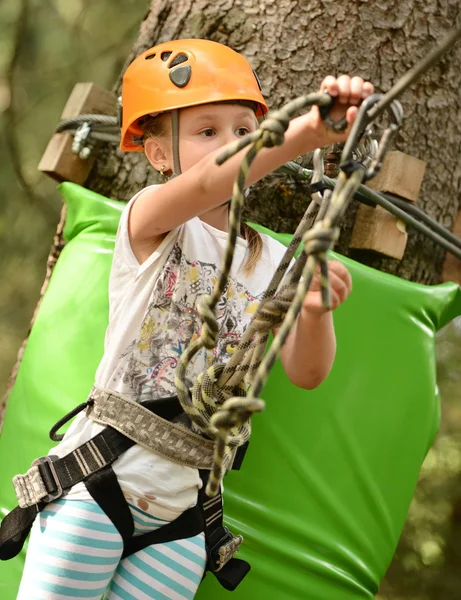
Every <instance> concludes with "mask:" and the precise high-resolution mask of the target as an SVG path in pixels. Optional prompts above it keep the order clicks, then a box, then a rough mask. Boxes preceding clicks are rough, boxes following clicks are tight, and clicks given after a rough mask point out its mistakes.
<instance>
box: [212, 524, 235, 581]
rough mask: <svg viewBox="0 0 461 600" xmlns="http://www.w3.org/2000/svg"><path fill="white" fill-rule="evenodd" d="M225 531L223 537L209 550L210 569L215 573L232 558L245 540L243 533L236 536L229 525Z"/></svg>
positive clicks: (224, 528)
mask: <svg viewBox="0 0 461 600" xmlns="http://www.w3.org/2000/svg"><path fill="white" fill-rule="evenodd" d="M223 531H224V535H223V536H222V538H221V539H220V540H219V541H218V542H217V543H216V544H215V545H214V546H213V547H212V548H211V549H210V550H209V551H208V569H209V570H210V571H212V572H214V573H216V572H218V571H220V570H221V569H222V568H223V567H224V565H226V564H227V563H228V562H229V561H230V560H231V558H232V557H233V556H234V554H235V553H236V552H237V550H238V548H239V546H240V544H241V543H242V542H243V537H242V536H241V535H237V536H234V535H233V534H232V533H231V532H230V531H229V529H228V528H227V527H223Z"/></svg>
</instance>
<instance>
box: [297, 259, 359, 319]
mask: <svg viewBox="0 0 461 600" xmlns="http://www.w3.org/2000/svg"><path fill="white" fill-rule="evenodd" d="M328 271H329V276H330V289H331V310H334V309H335V308H338V306H339V305H340V304H342V303H343V302H344V301H345V300H346V298H347V297H348V296H349V294H350V293H351V290H352V280H351V276H350V274H349V271H348V270H347V269H346V267H345V266H344V265H343V264H342V263H340V262H339V261H337V260H329V261H328ZM303 310H306V311H307V312H309V313H315V314H319V315H322V314H324V313H325V312H326V309H325V308H324V307H323V305H322V296H321V292H320V272H319V271H318V272H317V274H316V275H315V277H314V279H313V280H312V284H311V287H310V289H309V292H308V293H307V295H306V297H305V299H304V303H303Z"/></svg>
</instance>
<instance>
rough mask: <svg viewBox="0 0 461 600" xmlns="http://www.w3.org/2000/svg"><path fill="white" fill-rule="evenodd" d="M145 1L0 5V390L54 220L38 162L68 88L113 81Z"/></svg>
mask: <svg viewBox="0 0 461 600" xmlns="http://www.w3.org/2000/svg"><path fill="white" fill-rule="evenodd" d="M147 7H148V2H147V0H105V1H100V2H90V1H89V0H45V1H44V2H43V1H41V0H40V1H39V0H21V1H20V2H2V3H0V116H1V118H2V143H1V144H0V180H1V182H2V201H1V202H0V273H1V274H2V287H1V291H0V336H1V339H2V344H1V347H0V390H2V391H1V392H0V395H1V394H2V393H3V390H4V389H5V386H6V382H7V380H8V376H9V374H10V372H11V369H12V367H13V364H14V362H15V359H16V353H17V351H18V349H19V347H20V345H21V343H22V340H23V339H24V338H25V336H26V334H27V329H28V326H29V322H30V319H31V317H32V314H33V311H34V308H35V306H36V304H37V300H38V298H39V293H40V288H41V285H42V283H43V280H44V278H45V269H46V258H47V256H48V252H49V249H50V246H51V243H52V241H53V235H54V232H55V230H56V225H57V223H58V220H59V212H60V204H61V201H60V197H59V194H58V193H57V191H56V183H55V182H54V181H52V180H51V179H48V178H47V177H45V176H44V175H43V174H41V173H40V172H39V171H37V165H38V163H39V161H40V158H41V156H42V154H43V151H44V149H45V147H46V145H47V143H48V140H49V138H50V136H51V134H52V132H53V129H54V127H55V125H56V123H57V122H58V120H59V117H60V115H61V112H62V109H63V107H64V104H65V103H66V100H67V98H68V97H69V94H70V92H71V90H72V88H73V86H74V84H75V83H77V82H79V81H94V82H95V83H98V84H99V85H101V86H103V87H106V88H108V89H110V88H111V87H112V86H113V84H114V83H115V81H116V78H117V77H118V75H119V73H120V70H121V68H122V67H123V64H124V62H125V60H126V56H127V55H128V53H129V51H130V49H131V47H132V45H133V43H134V41H135V39H136V35H137V32H138V29H139V24H140V22H141V19H142V17H143V15H144V14H145V13H146V10H147Z"/></svg>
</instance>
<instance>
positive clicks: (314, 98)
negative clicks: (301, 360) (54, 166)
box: [175, 93, 337, 495]
mask: <svg viewBox="0 0 461 600" xmlns="http://www.w3.org/2000/svg"><path fill="white" fill-rule="evenodd" d="M331 103H332V99H331V97H330V96H328V95H327V94H322V93H317V94H310V95H308V96H303V97H301V98H298V99H296V100H294V101H293V102H291V103H289V104H288V105H287V106H286V107H285V108H283V109H282V110H280V111H277V112H275V113H273V114H271V115H270V116H269V117H268V119H267V120H266V121H264V122H263V123H262V124H261V126H260V128H259V129H258V130H256V131H255V132H253V133H252V134H250V135H249V136H247V138H245V139H244V140H239V141H238V142H237V143H236V144H235V145H234V146H233V147H232V148H230V150H229V151H228V152H226V153H225V154H224V155H223V156H220V157H218V163H219V164H221V163H222V162H224V161H225V160H227V159H228V158H229V157H230V156H232V155H233V154H235V153H237V152H239V151H240V150H241V149H242V148H243V147H244V146H246V145H247V144H252V146H251V147H250V149H249V151H248V152H247V154H246V156H245V158H244V159H243V161H242V165H241V167H240V170H239V173H238V175H237V178H236V180H235V182H234V187H233V196H232V202H231V208H230V213H229V233H228V241H227V247H226V250H225V253H224V259H223V266H222V271H221V274H220V277H219V280H218V282H217V284H216V286H215V288H214V290H213V292H212V294H211V295H207V296H202V297H201V298H200V300H199V302H198V312H199V315H200V318H201V320H202V323H203V325H202V329H201V332H200V335H199V337H198V338H197V339H196V340H195V341H194V342H193V343H192V344H191V345H190V346H189V347H188V348H186V350H185V351H184V352H183V354H182V355H181V357H180V361H179V364H178V367H177V370H176V378H175V383H176V388H177V391H178V397H179V400H180V402H181V405H182V406H183V408H184V410H185V412H186V413H187V414H188V415H189V417H190V418H191V419H192V421H193V423H194V424H195V426H196V427H198V428H199V429H200V430H201V431H202V433H203V434H205V435H206V436H208V437H211V438H212V439H214V440H215V441H216V446H215V464H214V468H213V469H212V471H211V473H210V478H209V482H208V487H207V494H209V495H214V494H215V493H216V492H217V490H218V488H219V484H220V481H221V479H222V476H223V472H224V470H225V468H226V466H228V465H229V464H230V461H231V458H232V449H233V448H235V447H236V446H239V445H241V444H243V443H245V442H246V441H247V440H248V438H249V436H250V433H251V426H250V417H251V415H252V414H253V413H254V412H259V411H261V410H262V409H263V407H264V403H263V401H262V400H260V399H259V398H258V397H257V396H258V395H259V391H260V389H261V388H262V386H263V385H264V382H265V380H266V378H267V375H268V372H269V370H270V368H271V366H272V364H273V362H274V361H275V359H276V357H277V355H278V353H279V351H280V349H281V347H282V345H283V343H284V342H285V340H286V338H287V336H288V334H289V332H290V329H291V327H292V326H293V324H294V322H295V320H296V317H297V315H298V313H299V310H300V308H301V305H302V302H303V299H304V296H305V294H306V292H307V290H308V289H309V286H310V283H311V281H312V278H313V276H314V274H315V270H316V266H317V263H319V264H320V271H321V290H322V299H323V302H324V304H325V306H326V307H327V308H329V306H330V292H329V285H328V265H327V251H328V250H329V249H330V248H331V247H332V245H333V243H334V241H335V240H336V238H337V230H336V228H335V226H334V224H332V225H331V226H327V227H319V226H316V227H315V228H313V229H311V230H310V231H308V228H309V226H310V225H312V215H313V213H314V211H315V210H316V206H315V205H314V206H312V205H313V204H314V203H312V205H311V206H309V208H308V210H307V211H306V214H305V216H304V217H303V219H302V221H301V223H300V225H299V226H298V229H297V231H296V232H295V235H294V237H293V239H292V242H291V244H290V245H289V247H288V248H287V251H286V252H285V255H284V257H283V259H282V261H281V263H280V265H279V267H278V268H277V270H276V272H275V274H274V276H273V278H272V280H271V282H270V284H269V286H268V288H267V290H266V292H265V293H264V295H263V298H262V300H261V303H260V305H259V308H258V310H257V312H256V315H255V317H254V318H253V320H252V322H251V324H250V325H249V326H248V328H247V330H246V332H245V334H244V335H243V337H242V339H241V340H240V343H239V345H238V347H237V350H236V351H235V353H234V354H233V356H232V357H231V359H230V360H229V362H228V363H227V365H214V366H213V367H210V368H209V369H208V370H207V371H206V372H205V373H202V374H201V375H200V376H199V377H198V378H197V381H196V383H195V384H194V387H193V389H192V392H190V391H189V389H188V387H187V383H186V369H187V365H188V364H189V362H190V361H191V360H192V358H193V357H194V356H195V355H196V354H197V352H199V351H200V350H201V349H202V348H204V347H205V348H213V347H214V346H215V344H216V341H217V335H218V324H217V320H216V306H217V303H218V301H219V300H220V298H221V295H222V294H223V292H224V289H225V286H226V284H227V280H228V277H229V273H230V270H231V267H232V261H233V254H234V249H235V243H236V239H237V236H238V233H239V232H240V223H241V213H242V208H243V202H244V193H243V192H244V187H245V181H246V179H247V176H248V173H249V171H250V168H251V165H252V162H253V160H254V159H255V157H256V156H257V154H258V152H259V151H260V150H261V149H262V148H264V147H267V148H271V147H273V146H276V145H281V144H283V142H284V136H285V132H286V130H287V129H288V125H289V122H290V119H291V118H292V117H293V115H294V114H295V113H296V112H297V111H299V110H300V109H302V108H306V107H308V106H312V105H313V104H316V105H318V106H320V107H330V106H331ZM300 242H302V243H303V244H304V250H303V252H302V254H301V257H300V258H299V259H298V261H297V263H295V265H297V266H295V267H293V268H292V269H291V271H290V273H289V275H288V281H287V282H286V284H284V285H282V286H281V283H282V280H283V278H284V275H285V273H286V271H287V268H288V267H289V265H290V262H291V260H292V258H293V256H294V253H295V251H296V249H297V248H298V246H299V244H300ZM313 257H315V258H313ZM301 276H302V277H303V281H302V285H298V287H297V288H296V285H297V284H298V281H299V279H300V277H301ZM279 288H280V290H279ZM277 290H279V292H278V294H277V295H276V292H277ZM278 325H281V329H280V331H279V333H278V335H277V336H276V337H275V339H274V342H273V344H272V346H271V350H270V354H269V355H268V356H269V361H267V356H266V359H263V354H264V350H265V348H266V344H267V340H268V338H269V333H270V330H271V329H273V328H274V327H277V326H278ZM245 379H246V380H247V382H248V381H250V382H252V385H251V388H250V394H249V395H248V396H247V397H245V389H246V386H245V384H244V380H245Z"/></svg>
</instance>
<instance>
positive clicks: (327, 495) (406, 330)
mask: <svg viewBox="0 0 461 600" xmlns="http://www.w3.org/2000/svg"><path fill="white" fill-rule="evenodd" d="M60 190H61V193H62V195H63V197H64V201H65V203H66V205H67V209H68V214H67V222H66V226H65V230H64V236H65V239H66V242H67V244H66V246H65V248H64V250H63V251H62V254H61V256H60V258H59V261H58V263H57V265H56V267H55V270H54V273H53V276H52V279H51V282H50V286H49V288H48V290H47V292H46V295H45V297H44V299H43V302H42V305H41V307H40V310H39V312H38V315H37V318H36V322H35V325H34V327H33V330H32V333H31V336H30V339H29V342H28V344H27V348H26V351H25V353H24V357H23V360H22V363H21V366H20V369H19V373H18V377H17V380H16V383H15V385H14V388H13V390H12V392H11V395H10V398H9V403H8V409H7V414H6V419H5V423H4V429H3V434H2V437H1V439H0V474H1V482H2V483H1V486H0V500H1V507H2V512H3V514H6V513H7V512H8V511H9V510H11V509H12V508H13V507H14V506H15V505H16V500H15V496H14V492H13V487H12V485H11V479H12V477H13V476H14V475H15V474H16V473H24V472H25V471H26V470H27V468H28V467H29V465H30V463H31V462H32V460H33V459H35V458H36V457H38V456H40V455H43V454H46V453H47V452H48V450H49V448H50V447H51V446H52V443H51V442H50V440H49V439H48V430H49V429H50V427H51V425H53V424H54V423H55V422H56V421H57V420H58V418H60V417H61V416H62V415H63V414H64V413H66V412H67V411H69V410H70V409H72V408H73V407H74V406H76V405H77V404H79V403H80V402H82V401H84V400H85V399H86V397H87V394H88V392H89V390H90V388H91V386H92V383H93V378H94V373H95V370H96V367H97V365H98V363H99V360H100V359H101V356H102V353H103V342H104V333H105V329H106V326H107V315H108V301H107V284H108V277H109V270H110V266H111V261H112V252H113V247H114V240H115V235H116V230H117V225H118V221H119V217H120V213H121V211H122V209H123V206H124V205H123V204H122V203H118V202H114V201H112V200H108V199H107V198H104V197H102V196H100V195H98V194H95V193H93V192H90V191H88V190H86V189H84V188H82V187H79V186H77V185H75V184H72V183H63V184H61V185H60ZM259 229H261V230H264V231H266V232H268V233H269V234H270V235H274V237H276V238H278V239H279V240H280V241H281V242H282V243H285V244H286V243H288V241H289V239H290V236H288V235H277V234H273V233H272V232H270V231H268V230H265V229H264V228H259ZM338 258H339V259H340V260H343V261H344V263H345V264H346V265H347V266H348V268H349V269H350V271H351V274H352V278H353V293H352V295H351V297H350V298H349V299H348V301H347V302H346V303H345V304H344V305H343V306H341V307H340V308H339V309H338V310H337V311H335V313H334V319H335V326H336V331H337V338H338V350H337V357H336V361H335V365H334V367H333V370H332V372H331V374H330V375H329V377H328V378H327V380H326V381H325V382H324V383H323V384H322V385H321V386H320V387H319V388H317V389H316V390H314V391H304V390H301V389H298V388H296V387H294V386H293V385H292V384H291V383H290V382H289V381H288V379H287V378H286V376H285V374H284V372H283V370H282V368H281V365H280V364H279V363H277V364H276V365H275V367H274V369H273V371H272V374H271V376H270V379H269V382H268V383H267V385H266V387H265V388H264V390H263V394H262V397H263V399H264V400H265V401H266V403H267V406H266V410H265V411H264V413H262V414H261V415H257V416H255V417H254V419H253V436H252V440H251V444H250V449H249V451H248V454H247V457H246V459H245V463H244V466H243V468H242V470H241V471H240V472H239V473H235V472H234V473H230V474H229V475H228V476H227V477H226V485H225V488H226V492H225V509H226V520H227V524H228V525H229V526H230V527H231V529H232V530H233V531H234V532H238V533H241V534H242V535H243V536H244V539H245V542H244V544H243V546H242V549H241V551H240V553H239V556H241V557H242V558H244V559H246V560H248V561H250V563H251V565H252V570H251V572H250V574H249V575H248V576H247V578H246V579H245V580H244V581H243V583H242V584H241V585H240V586H239V588H238V589H237V591H235V592H233V596H232V597H233V598H236V599H237V598H240V599H242V600H263V599H267V598H276V599H277V600H298V599H299V598H312V599H314V598H315V599H316V600H357V599H362V598H363V599H365V598H366V599H370V598H373V597H374V595H375V594H376V592H377V590H378V587H379V583H380V581H381V579H382V577H383V575H384V573H385V572H386V569H387V567H388V565H389V563H390V561H391V559H392V557H393V554H394V551H395V548H396V545H397V542H398V539H399V536H400V533H401V530H402V527H403V524H404V521H405V517H406V514H407V511H408V507H409V505H410V501H411V499H412V496H413V492H414V489H415V486H416V482H417V479H418V473H419V470H420V467H421V464H422V462H423V460H424V457H425V455H426V453H427V451H428V448H429V447H430V446H431V444H432V442H433V440H434V437H435V435H436V432H437V429H438V425H439V416H440V415H439V412H440V407H439V398H438V395H437V386H436V374H435V357H434V338H435V333H436V331H437V330H438V329H439V328H440V327H441V326H443V325H444V324H445V323H446V322H448V321H449V320H450V319H452V318H453V317H454V316H455V315H458V314H460V312H461V298H460V292H459V289H458V287H457V286H456V285H454V284H444V285H440V286H434V287H426V286H422V285H418V284H414V283H409V282H407V281H403V280H400V279H398V278H396V277H392V276H389V275H387V274H384V273H381V272H377V271H375V270H372V269H370V268H367V267H365V266H363V265H361V264H358V263H356V262H353V261H351V260H347V259H345V258H342V257H338ZM24 556H25V551H24V550H23V552H21V554H20V555H19V556H18V557H17V558H15V559H14V560H12V561H9V562H7V563H2V564H1V565H0V573H1V574H0V597H1V598H2V600H13V599H14V598H16V593H17V588H18V584H19V580H20V576H21V571H22V568H23V564H24ZM228 594H229V592H226V591H225V590H223V589H222V588H221V587H219V585H218V584H217V582H216V580H215V579H214V577H212V576H210V575H208V576H207V577H206V579H205V581H204V583H203V584H202V585H201V587H200V590H199V592H198V594H197V598H198V599H199V600H200V599H213V600H219V599H220V598H224V597H226V598H227V597H228Z"/></svg>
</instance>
